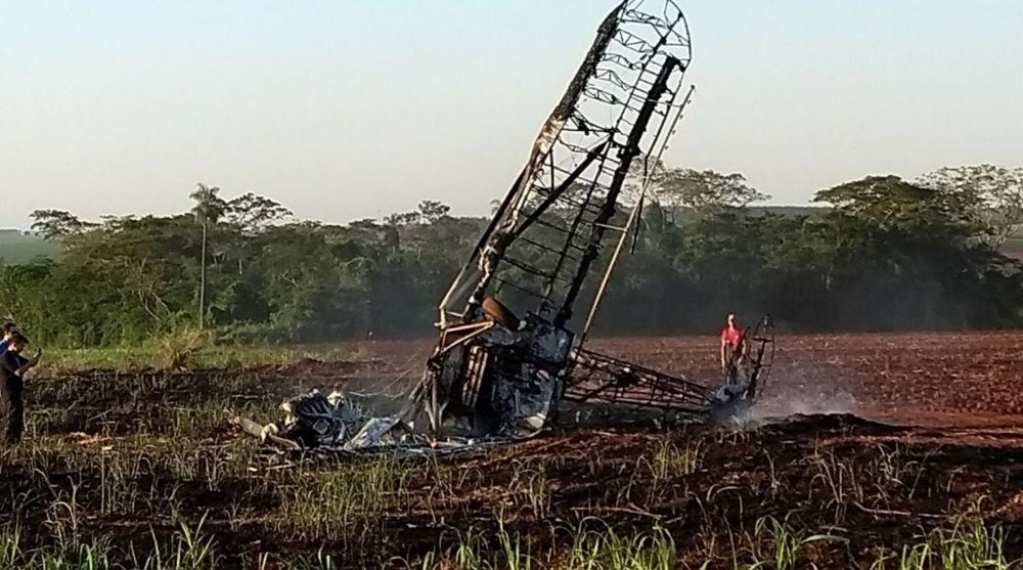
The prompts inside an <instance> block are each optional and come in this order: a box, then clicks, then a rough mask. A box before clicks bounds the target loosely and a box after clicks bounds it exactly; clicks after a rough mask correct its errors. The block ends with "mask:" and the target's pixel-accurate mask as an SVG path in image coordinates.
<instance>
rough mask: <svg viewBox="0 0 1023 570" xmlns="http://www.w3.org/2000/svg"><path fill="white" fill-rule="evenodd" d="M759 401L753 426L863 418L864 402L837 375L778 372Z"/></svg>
mask: <svg viewBox="0 0 1023 570" xmlns="http://www.w3.org/2000/svg"><path fill="white" fill-rule="evenodd" d="M777 372H778V373H779V374H778V377H775V378H773V379H772V381H771V382H770V383H769V384H767V386H766V390H765V391H764V393H763V395H762V397H761V398H760V400H758V401H757V403H756V404H755V405H754V406H753V408H752V409H750V412H749V416H748V419H749V421H750V422H751V423H753V424H762V423H769V422H771V421H779V420H784V419H786V418H790V417H792V416H799V415H803V416H809V415H835V414H849V415H854V416H860V415H862V413H863V411H864V409H863V405H862V402H861V401H860V399H858V398H857V397H856V396H855V395H854V394H853V392H852V391H850V390H849V389H848V387H847V386H845V382H843V381H842V378H841V377H839V376H834V375H833V374H834V371H829V372H831V374H828V373H826V372H823V371H813V372H809V373H808V371H805V370H799V369H789V370H785V371H777Z"/></svg>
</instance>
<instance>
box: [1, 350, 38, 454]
mask: <svg viewBox="0 0 1023 570" xmlns="http://www.w3.org/2000/svg"><path fill="white" fill-rule="evenodd" d="M26 344H28V339H26V338H25V337H24V336H22V334H21V333H20V332H17V331H14V332H13V333H12V334H11V337H10V340H9V341H8V344H7V350H5V351H4V353H3V354H2V355H0V420H2V427H3V430H2V431H3V434H2V435H3V443H4V444H6V445H9V446H11V445H16V444H18V443H19V442H20V441H21V434H22V432H24V431H25V405H24V402H23V401H22V392H24V390H25V373H26V372H28V371H29V370H31V369H32V368H33V367H34V366H35V365H36V364H39V357H40V356H42V353H43V351H42V350H36V354H35V357H34V358H32V359H28V358H25V357H24V356H22V355H21V351H22V349H24V348H25V345H26Z"/></svg>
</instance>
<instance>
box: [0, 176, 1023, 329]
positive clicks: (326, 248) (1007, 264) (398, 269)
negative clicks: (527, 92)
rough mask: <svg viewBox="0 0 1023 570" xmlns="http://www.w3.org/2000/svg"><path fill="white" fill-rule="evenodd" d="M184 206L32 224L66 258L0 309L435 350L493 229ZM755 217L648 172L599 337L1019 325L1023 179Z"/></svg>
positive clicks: (265, 207) (106, 323) (757, 198)
mask: <svg viewBox="0 0 1023 570" xmlns="http://www.w3.org/2000/svg"><path fill="white" fill-rule="evenodd" d="M631 188H632V190H635V188H636V184H635V183H633V184H632V185H631ZM191 197H192V199H193V201H194V208H193V209H192V210H191V211H189V212H183V213H180V214H177V215H172V216H141V217H137V216H126V217H107V218H104V219H103V220H101V221H100V222H90V221H85V220H81V219H80V218H78V217H77V216H75V215H73V214H72V213H69V212H65V211H57V210H42V211H36V212H34V213H33V214H32V218H33V225H32V229H33V230H34V231H35V232H37V233H39V234H41V235H42V236H43V237H44V238H45V239H47V240H51V241H54V242H56V243H59V244H60V248H61V254H60V255H59V256H57V257H56V258H54V259H38V260H35V261H32V262H30V263H23V264H17V265H5V266H0V309H2V310H3V311H4V312H5V313H6V316H7V317H9V318H12V319H14V320H16V321H17V322H19V323H20V324H22V326H23V327H24V328H25V329H26V330H30V331H32V332H33V336H34V337H35V338H36V339H39V341H40V342H42V343H45V344H47V345H50V346H67V347H83V346H117V345H131V344H137V343H141V342H144V341H146V340H148V339H151V338H154V337H158V336H159V335H163V334H168V333H172V332H174V331H180V330H181V329H184V328H194V327H203V328H206V329H209V330H211V331H214V332H215V334H216V336H217V338H218V339H219V341H220V342H236V343H274V342H316V341H333V340H341V339H352V338H365V337H367V336H370V335H372V336H373V337H375V338H395V337H422V336H429V335H431V334H433V328H432V323H433V322H434V321H435V320H436V307H437V303H438V300H439V299H440V297H441V296H442V295H443V293H444V291H445V290H446V289H447V287H448V286H449V285H450V281H451V279H452V278H453V277H454V275H455V273H456V272H457V271H458V269H459V268H460V267H461V264H462V263H463V262H464V260H465V258H466V256H467V255H468V254H469V252H470V251H471V248H472V246H473V245H474V244H475V241H476V240H477V239H478V236H479V234H480V233H481V232H482V230H483V228H484V227H485V226H486V224H487V221H488V220H487V219H486V218H483V217H479V218H473V217H454V216H451V215H450V210H449V208H448V207H447V206H446V205H444V204H441V203H439V202H434V201H424V202H422V203H421V204H420V205H419V207H418V208H417V209H416V210H414V211H412V212H406V213H399V214H394V215H391V216H388V217H387V218H385V219H382V220H371V219H366V220H358V221H354V222H351V223H349V224H345V225H331V224H323V223H320V222H313V221H307V220H295V219H294V216H293V215H292V213H291V212H290V211H289V210H288V209H287V208H286V207H284V206H283V205H281V204H280V203H278V202H276V201H274V200H271V199H269V198H266V197H262V196H257V195H253V194H243V195H240V196H237V197H235V198H230V199H228V198H225V197H223V196H222V195H221V191H220V189H218V188H216V187H210V186H206V185H199V187H198V189H197V190H196V191H195V192H194V193H192V195H191ZM768 198H769V197H768V196H765V195H764V194H762V193H760V192H759V191H757V190H756V189H755V188H752V187H751V186H750V185H749V184H748V183H747V182H746V180H745V178H744V177H743V176H742V175H741V174H721V173H717V172H714V171H696V170H691V169H682V168H668V167H666V166H664V165H662V164H658V165H657V167H656V168H655V169H653V174H652V176H651V178H650V181H649V186H648V191H647V193H646V194H645V196H644V198H643V201H642V203H641V204H640V203H638V202H637V201H635V200H633V201H632V202H631V204H632V205H630V206H627V207H626V208H624V210H626V211H623V212H620V213H619V216H622V217H623V219H624V216H627V214H628V212H627V210H628V208H630V207H642V210H641V212H642V214H641V216H640V223H639V227H638V231H637V232H636V234H635V235H634V236H633V240H632V242H631V243H630V250H631V253H630V255H627V256H625V257H624V258H623V259H622V260H621V261H620V262H619V264H618V266H617V268H616V270H615V276H614V278H613V279H612V282H611V285H610V288H609V290H608V291H607V294H606V295H605V297H604V300H603V303H602V305H601V310H600V313H599V316H598V319H597V321H596V324H595V326H594V328H593V332H594V334H603V335H612V334H675V333H692V332H701V333H708V332H713V331H714V330H716V328H717V327H718V326H719V325H720V323H721V321H722V320H723V318H724V314H725V313H727V312H736V313H738V314H739V315H740V316H747V317H748V318H747V320H754V319H755V318H756V317H757V316H759V314H761V313H763V312H768V313H771V314H772V315H773V316H774V318H775V321H776V323H777V325H778V326H779V327H781V328H782V329H783V330H790V331H860V330H863V331H865V330H907V329H943V328H985V327H1003V326H1017V325H1019V324H1021V320H1023V266H1021V264H1020V263H1019V262H1018V261H1016V260H1014V259H1010V258H1008V257H1006V256H1005V255H1003V254H1001V253H999V246H1001V245H1002V244H1003V243H1004V242H1005V240H1006V239H1008V238H1009V237H1010V236H1011V235H1012V232H1013V231H1014V229H1015V228H1016V227H1017V226H1018V225H1019V224H1020V223H1021V222H1023V169H1015V170H1009V169H1006V168H1000V167H995V166H991V165H980V166H971V167H959V168H944V169H941V170H939V171H937V172H934V173H931V174H929V175H927V176H924V177H922V178H921V179H919V180H912V181H908V180H903V179H901V178H899V177H895V176H868V177H865V178H862V179H860V180H856V181H852V182H848V183H844V184H840V185H837V186H835V187H832V188H828V189H824V190H821V191H819V192H817V194H816V196H815V198H814V201H815V202H817V203H818V205H821V206H824V207H821V208H812V209H806V210H802V211H799V212H797V213H795V214H792V213H774V212H772V211H770V209H765V208H759V207H755V206H756V204H758V203H761V202H763V201H765V200H767V199H768ZM608 249H611V248H610V247H609V248H608ZM601 259H602V261H601V263H605V264H606V262H607V259H606V256H602V258H601ZM601 269H602V267H600V264H599V263H598V266H597V267H596V268H595V272H599V271H600V270H601ZM591 281H596V279H594V280H591ZM592 285H593V284H592V283H591V285H590V286H591V290H592ZM580 298H582V299H585V298H588V297H587V295H583V296H581V297H580Z"/></svg>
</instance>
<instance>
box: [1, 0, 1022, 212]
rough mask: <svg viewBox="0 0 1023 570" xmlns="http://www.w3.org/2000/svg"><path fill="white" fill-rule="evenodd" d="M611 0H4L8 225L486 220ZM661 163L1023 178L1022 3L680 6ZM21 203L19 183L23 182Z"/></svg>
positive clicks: (788, 175)
mask: <svg viewBox="0 0 1023 570" xmlns="http://www.w3.org/2000/svg"><path fill="white" fill-rule="evenodd" d="M614 5H615V0H556V1H555V0H329V1H328V0H303V1H302V2H281V1H279V0H273V1H271V0H215V1H211V0H173V1H170V0H163V1H161V0H147V1H138V0H120V1H113V0H78V1H72V0H63V1H60V0H23V1H22V0H18V1H15V0H0V191H2V192H6V193H16V195H17V198H16V199H13V200H8V201H6V202H5V206H4V207H3V208H0V227H19V228H27V227H28V225H29V224H30V219H29V214H30V213H31V212H32V211H33V210H37V209H59V210H67V211H70V212H72V213H74V214H76V215H78V216H80V217H82V218H83V219H89V220H98V219H99V218H100V217H101V216H104V215H117V216H122V215H130V214H135V215H145V214H150V213H151V214H158V215H165V214H171V213H176V212H182V211H185V210H187V209H188V208H189V207H190V206H191V202H190V200H189V198H188V195H189V194H190V193H191V192H192V191H193V190H194V189H195V188H196V185H197V184H198V183H205V184H208V185H212V186H217V187H219V188H221V195H222V196H224V197H226V198H231V197H234V196H237V195H240V194H243V193H247V192H253V193H256V194H259V195H263V196H267V197H269V198H272V199H274V200H277V201H279V202H281V203H282V204H283V205H285V206H286V207H288V208H290V209H291V210H292V211H293V212H294V213H295V215H296V217H298V218H302V219H315V220H321V221H323V222H325V223H347V222H349V221H352V220H355V219H361V218H382V217H384V216H386V215H387V214H390V213H393V212H403V211H409V210H412V209H414V208H415V206H416V205H417V204H418V203H419V202H420V201H422V200H439V201H441V202H444V203H446V204H448V205H450V206H451V207H452V213H453V214H456V215H480V214H485V213H487V212H489V209H490V203H491V201H492V200H494V199H495V198H500V197H502V196H503V195H504V194H505V193H506V191H507V190H508V188H509V186H510V185H511V183H512V182H513V180H514V178H515V176H516V175H517V174H518V172H519V170H520V169H521V167H522V165H523V163H524V161H525V159H526V157H527V155H528V152H529V149H530V145H531V143H532V140H533V138H534V137H535V136H536V134H537V131H538V129H539V127H540V125H541V124H542V122H543V121H544V119H545V118H546V117H547V115H548V114H549V113H550V111H551V110H552V109H553V107H554V105H555V104H556V103H557V101H558V99H559V98H560V96H561V94H562V92H563V91H564V89H565V87H566V86H567V84H568V82H569V80H570V79H571V77H572V75H573V73H574V72H575V70H576V68H577V67H578V65H579V64H580V62H581V61H582V58H583V56H584V54H585V52H586V50H587V49H588V47H589V45H590V43H591V42H592V40H593V37H594V32H595V30H596V27H597V25H598V24H599V23H600V21H601V19H602V18H603V17H604V15H605V14H606V13H607V12H608V11H609V10H610V9H611V8H613V6H614ZM679 5H680V6H681V8H682V10H683V11H684V12H685V14H686V17H687V20H688V23H689V27H690V31H691V34H692V41H693V59H692V64H691V67H690V69H689V71H688V72H687V76H686V77H687V80H688V81H690V82H692V83H693V84H694V85H695V86H696V92H695V95H694V98H693V102H692V104H691V106H690V107H689V108H688V109H687V111H686V115H685V118H684V119H683V122H682V123H681V125H680V129H679V132H678V134H677V135H676V136H675V139H673V143H672V147H671V149H670V150H669V151H668V153H667V154H666V155H665V157H664V158H665V161H666V162H667V164H668V165H669V166H673V167H686V168H696V169H701V170H702V169H714V170H717V171H720V172H726V173H731V172H740V173H742V174H744V175H745V176H746V178H747V180H748V181H749V182H750V184H752V185H753V186H755V187H756V188H758V189H759V190H760V191H762V192H765V193H767V194H769V195H770V196H771V197H772V199H771V201H770V202H771V203H774V204H805V203H807V202H808V201H809V200H810V199H811V198H812V196H813V194H814V192H816V191H817V190H820V189H823V188H827V187H831V186H834V185H836V184H840V183H842V182H846V181H850V180H855V179H858V178H861V177H863V176H866V175H870V174H896V175H899V176H903V177H906V178H914V177H916V176H918V175H920V174H923V173H925V172H929V171H932V170H935V169H937V168H940V167H942V166H957V165H966V164H979V163H985V162H986V163H992V164H1000V165H1004V166H1020V165H1023V104H1021V103H1020V102H1021V101H1023V73H1021V72H1020V71H1021V69H1023V33H1021V32H1020V30H1023V2H1021V1H1019V0H770V1H767V0H679ZM9 195H10V194H9Z"/></svg>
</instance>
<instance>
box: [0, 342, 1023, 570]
mask: <svg viewBox="0 0 1023 570" xmlns="http://www.w3.org/2000/svg"><path fill="white" fill-rule="evenodd" d="M1021 342H1023V335H1020V334H1016V333H1012V334H1009V333H990V334H971V335H847V336H829V337H798V338H789V339H785V342H784V346H783V348H781V349H779V353H778V354H777V357H776V359H775V365H774V369H773V371H772V375H771V380H770V382H769V383H768V385H767V391H766V393H765V397H764V400H763V401H762V402H761V404H762V405H761V407H760V408H759V410H761V412H762V413H761V414H760V415H759V416H758V418H757V421H756V422H755V423H754V424H752V425H749V426H746V427H744V428H742V429H736V430H720V429H711V428H707V427H703V426H694V425H689V426H685V425H681V426H680V425H675V426H665V425H652V424H637V425H632V426H623V425H620V426H617V427H608V428H604V429H592V428H586V429H566V430H559V431H557V432H554V433H550V434H546V435H543V436H541V437H539V438H537V439H534V440H530V441H528V442H524V443H520V444H516V445H513V446H508V447H503V448H499V449H494V450H490V451H484V452H479V453H476V454H473V455H470V456H466V457H461V458H444V459H424V458H414V459H394V458H359V459H350V458H349V459H338V458H325V457H321V458H315V459H311V460H310V461H309V462H304V463H300V462H299V461H298V458H295V457H288V456H279V455H275V454H266V453H263V452H261V451H260V450H259V449H258V448H257V446H256V444H255V441H254V440H250V439H246V438H245V437H243V436H241V435H240V434H238V433H237V431H236V430H235V429H234V428H233V427H232V426H231V425H230V424H229V423H228V421H227V419H228V417H229V416H230V415H231V414H232V413H235V412H244V413H247V414H249V415H251V416H254V417H255V418H257V419H259V420H261V421H268V420H271V419H277V412H276V408H277V406H278V405H279V403H280V399H281V398H282V397H285V396H291V395H294V394H296V393H299V392H301V391H303V390H307V389H310V388H320V389H322V390H330V389H333V388H340V387H346V386H347V387H349V388H355V389H359V390H365V391H377V390H380V391H392V392H397V391H398V389H399V388H400V384H401V383H402V382H403V379H411V378H414V377H415V372H417V370H416V366H415V365H416V364H417V363H418V362H421V361H422V358H421V357H422V356H425V354H424V353H425V351H426V349H428V344H425V343H424V344H419V343H396V342H395V343H387V342H380V343H366V344H363V345H360V351H359V355H360V356H359V357H358V358H355V359H352V361H349V362H338V363H321V362H315V361H306V362H299V363H296V364H294V365H290V366H284V367H264V368H254V369H244V370H201V371H194V372H191V373H179V374H172V373H163V372H156V371H150V372H137V373H115V372H105V371H94V372H88V373H81V374H75V375H68V376H60V377H52V378H44V379H38V380H36V381H35V382H34V383H33V384H32V385H31V387H30V390H31V392H30V395H29V406H30V410H31V416H30V434H29V438H28V440H27V442H26V443H25V444H24V445H23V446H22V447H20V448H18V449H16V450H10V451H5V452H3V454H2V455H0V513H3V514H2V515H0V520H2V521H3V523H4V525H5V535H4V536H5V537H7V538H5V539H4V542H3V544H6V545H8V546H7V547H6V548H7V550H6V551H5V552H14V554H15V555H17V556H22V557H28V556H33V555H34V556H36V560H37V561H39V560H42V559H43V558H44V557H46V556H50V557H58V556H64V557H65V558H66V559H71V558H74V557H75V556H79V557H80V556H81V555H82V552H84V551H87V550H89V549H93V550H89V551H90V552H96V553H101V554H103V555H105V556H107V557H108V559H109V560H110V561H112V562H120V563H123V564H126V565H127V566H128V567H132V566H134V565H136V564H137V563H133V562H132V561H133V556H134V560H145V559H149V560H150V561H152V560H154V559H155V558H154V556H155V551H154V550H153V545H154V543H157V544H159V545H160V548H161V550H160V553H161V556H162V557H163V558H164V559H166V558H167V557H168V549H171V550H173V551H175V552H178V553H183V554H182V558H181V560H184V562H181V563H177V565H174V564H168V563H166V560H164V563H165V564H164V565H163V566H161V567H178V568H184V567H206V568H208V567H210V566H209V562H210V558H209V557H208V556H207V555H212V556H215V557H216V558H217V559H219V564H220V566H219V567H238V566H239V565H241V566H243V567H264V568H275V567H289V566H291V567H330V566H328V564H333V565H334V567H365V566H377V565H379V564H386V565H390V566H396V567H405V566H416V567H423V566H424V565H425V566H426V567H433V566H438V565H439V566H440V567H443V566H444V565H447V567H466V568H471V567H485V564H484V562H485V563H487V564H494V565H496V566H498V567H515V563H516V562H523V561H525V559H526V557H527V556H528V557H530V559H531V560H532V562H533V566H534V567H537V566H539V567H549V566H558V565H562V566H565V567H573V566H574V567H582V566H583V565H584V564H583V563H584V562H586V561H587V560H591V559H592V560H595V561H597V562H599V563H601V564H603V567H616V566H617V567H620V566H621V564H623V560H626V559H628V560H633V561H639V562H642V564H638V565H636V566H635V567H650V568H655V567H664V566H659V565H658V564H657V561H658V560H659V558H658V557H659V556H662V555H663V556H664V557H666V558H665V561H666V562H670V563H672V564H676V565H678V566H681V567H693V568H699V567H702V566H703V564H704V563H705V562H708V561H709V562H710V564H709V566H708V567H727V568H733V567H744V568H745V567H752V566H754V565H756V564H757V563H759V562H763V563H765V564H767V565H768V566H772V567H793V568H794V567H802V566H803V565H805V564H806V563H809V562H814V563H816V564H817V566H818V567H850V566H853V567H855V566H859V567H863V568H869V567H871V566H872V565H875V564H876V563H878V561H879V560H886V562H885V565H886V566H887V567H918V568H926V567H929V566H928V564H927V563H928V562H929V563H936V562H938V561H939V556H940V555H941V554H945V555H949V554H950V553H951V554H954V555H957V556H959V557H960V559H964V560H967V562H969V561H970V560H972V561H974V562H979V561H982V560H988V561H990V560H992V559H996V558H999V552H998V549H1001V551H1000V557H1001V558H1002V559H1003V560H1004V561H1005V563H1006V564H1008V563H1009V562H1011V561H1013V560H1018V559H1020V558H1021V557H1023V541H1021V540H1020V538H1019V537H1020V536H1023V491H1021V489H1023V466H1021V465H1023V409H1021V408H1023V398H1019V397H1013V395H1012V393H1011V391H1009V390H1006V388H1005V387H1006V385H1009V384H1011V383H1012V382H1015V381H1016V379H1017V378H1018V377H1019V373H1020V372H1021V367H1023V364H1020V362H1019V361H1015V360H1013V358H1012V354H1013V352H1014V350H1015V348H1016V347H1018V346H1019V345H1020V343H1021ZM596 344H598V348H599V349H600V350H602V351H604V352H607V353H610V354H616V355H621V356H623V357H626V358H629V359H631V360H634V361H637V362H644V363H651V364H654V365H657V366H658V367H660V368H662V369H665V370H666V371H668V372H672V373H682V374H686V375H687V376H689V377H691V378H693V379H695V380H698V381H708V382H711V381H715V380H716V379H717V374H718V373H717V370H716V369H715V365H716V361H715V357H714V348H715V347H714V344H713V339H711V340H710V341H707V340H706V339H689V338H664V339H630V340H613V341H612V340H605V341H600V342H599V343H596ZM200 523H201V525H200ZM15 524H17V525H18V528H19V529H20V532H21V536H20V538H19V540H18V541H17V542H18V544H19V546H18V549H17V550H16V551H14V550H11V547H10V544H12V541H11V538H10V537H11V536H13V534H12V533H13V532H14V528H15V526H14V525H15ZM186 529H187V530H188V531H189V532H191V533H192V534H191V535H190V536H191V538H188V536H189V535H188V533H185V532H184V530H186ZM196 532H197V533H198V538H196V535H195V533H196ZM637 537H643V539H640V538H637ZM811 539H812V540H811ZM206 546H208V547H209V550H206V549H205V548H204V547H206ZM516 547H517V549H516ZM133 551H134V555H132V552H133ZM76 553H77V554H76ZM671 553H677V559H675V560H673V561H672V560H668V559H667V557H668V555H669V554H671ZM0 554H2V553H0ZM327 555H330V557H331V560H330V561H329V562H328V560H327ZM474 556H475V557H476V558H473V557H474ZM69 557H70V558H69ZM190 557H191V558H190ZM615 557H617V558H615ZM630 557H631V558H630ZM928 557H929V558H928ZM907 559H908V561H909V564H910V566H906V562H907ZM11 560H15V559H14V558H11ZM19 560H20V559H19ZM27 560H28V558H24V560H22V562H21V563H19V567H31V566H30V564H29V563H28V562H25V561H27ZM480 561H483V562H480ZM914 561H918V562H920V564H918V565H915V566H914V565H912V564H913V563H914ZM424 562H425V564H424ZM643 564H645V565H643ZM874 567H879V566H874ZM963 567H971V566H969V565H967V566H963ZM992 567H997V566H992ZM1003 567H1007V566H1003Z"/></svg>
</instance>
